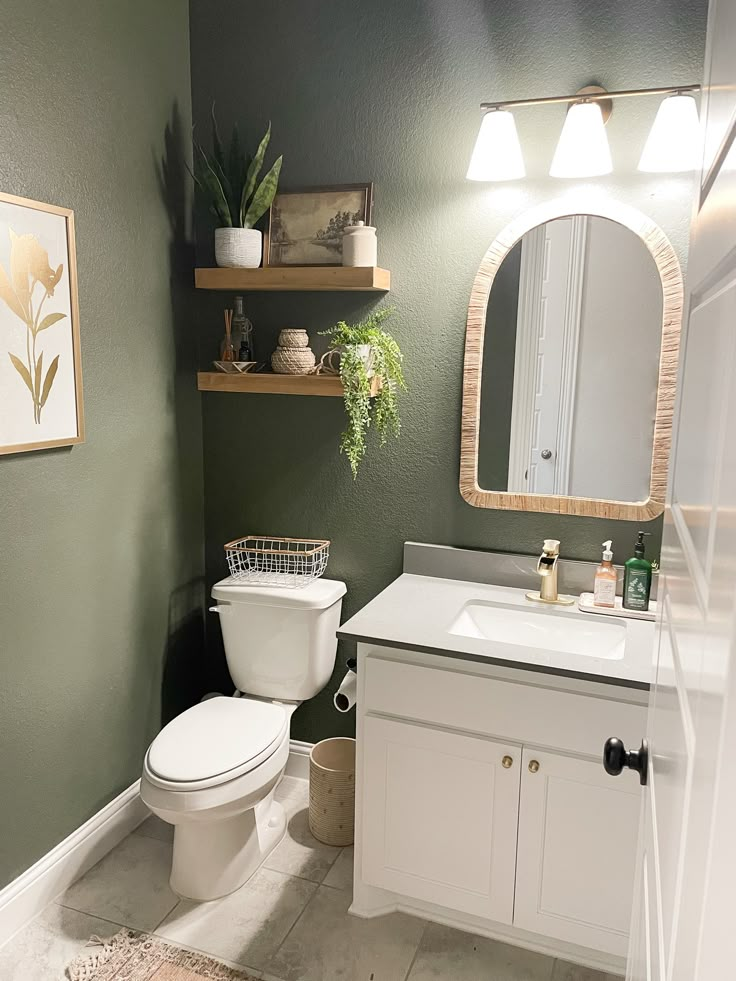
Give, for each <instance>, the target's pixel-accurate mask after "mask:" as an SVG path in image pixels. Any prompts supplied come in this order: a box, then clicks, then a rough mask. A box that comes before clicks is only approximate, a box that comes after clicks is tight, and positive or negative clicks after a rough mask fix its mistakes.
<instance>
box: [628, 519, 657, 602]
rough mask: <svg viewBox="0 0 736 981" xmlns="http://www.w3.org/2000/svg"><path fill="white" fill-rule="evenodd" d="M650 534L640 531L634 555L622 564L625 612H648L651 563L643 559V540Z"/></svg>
mask: <svg viewBox="0 0 736 981" xmlns="http://www.w3.org/2000/svg"><path fill="white" fill-rule="evenodd" d="M649 534H650V532H648V531H640V532H639V534H638V536H637V539H636V545H635V546H634V555H633V556H632V557H631V558H630V559H628V560H627V561H626V562H625V563H624V595H623V606H624V609H626V610H648V609H649V594H650V592H651V591H652V563H651V562H650V561H649V560H648V559H645V558H644V538H645V537H646V536H648V535H649Z"/></svg>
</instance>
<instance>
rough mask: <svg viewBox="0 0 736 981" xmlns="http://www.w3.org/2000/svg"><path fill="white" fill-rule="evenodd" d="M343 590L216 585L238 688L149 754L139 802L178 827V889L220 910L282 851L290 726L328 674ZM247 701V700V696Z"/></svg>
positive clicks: (176, 722) (192, 713)
mask: <svg viewBox="0 0 736 981" xmlns="http://www.w3.org/2000/svg"><path fill="white" fill-rule="evenodd" d="M344 593H345V585H344V583H341V582H335V581H333V580H324V579H322V580H317V581H316V582H315V583H312V584H310V585H309V586H306V587H304V588H303V589H300V590H288V589H277V588H274V587H270V588H269V587H253V586H250V587H249V586H244V585H242V584H239V583H237V582H235V581H233V580H231V579H226V580H223V582H221V583H217V584H216V585H215V586H214V587H213V590H212V595H213V596H214V597H215V599H217V600H219V603H218V606H217V607H216V608H215V609H214V612H217V613H219V614H220V616H221V618H222V621H225V622H226V624H227V626H225V625H224V623H223V639H224V643H225V654H226V657H227V661H228V667H229V669H230V673H231V675H232V676H233V680H234V681H235V683H236V684H237V685H238V691H237V692H236V694H235V696H234V697H227V696H224V695H218V696H215V697H214V698H208V699H206V700H205V701H202V702H200V703H199V704H198V705H195V706H193V707H192V708H190V709H187V710H186V712H183V713H182V714H181V715H179V716H177V717H176V718H175V719H173V720H172V721H171V722H169V724H168V725H167V726H165V727H164V729H162V730H161V732H160V733H159V734H158V736H156V738H155V739H154V741H153V742H152V743H151V745H150V747H149V749H148V752H147V753H146V757H145V761H144V764H143V774H142V776H141V798H142V800H143V802H144V803H145V804H146V805H147V806H148V808H149V809H150V810H151V811H152V812H153V813H154V814H156V815H157V816H158V817H160V818H161V819H162V820H163V821H166V822H168V823H169V824H172V825H173V826H174V853H173V860H172V869H171V880H170V881H171V888H172V889H173V890H174V892H176V893H177V894H178V895H180V896H183V897H185V898H186V899H193V900H198V901H206V900H211V899H218V898H220V897H221V896H226V895H227V894H228V893H231V892H234V891H235V890H236V889H238V888H240V886H242V885H243V884H244V883H245V882H246V881H247V880H248V879H249V878H250V876H251V875H252V874H253V873H254V872H255V871H256V869H257V868H258V867H259V866H260V865H261V863H262V862H263V861H264V859H265V858H266V857H267V856H268V854H269V853H270V852H271V851H272V849H273V848H274V847H275V846H276V845H277V844H278V842H279V841H280V839H281V838H282V836H283V834H284V832H285V830H286V816H285V813H284V809H283V807H282V806H281V804H280V803H279V802H278V801H276V800H274V791H275V789H276V786H277V784H278V782H279V780H280V779H281V777H282V776H283V773H284V770H285V768H286V762H287V760H288V757H289V733H290V724H291V716H292V714H293V713H294V710H295V709H296V708H297V706H298V705H299V704H300V702H301V700H302V699H304V698H311V697H312V696H313V695H315V694H317V692H318V691H320V690H321V689H322V688H323V687H324V685H325V684H326V683H327V681H328V680H329V678H330V675H331V674H332V669H333V667H334V663H335V652H336V648H337V638H336V633H335V632H336V630H337V627H338V625H339V622H340V608H341V605H342V596H343V595H344ZM245 692H249V694H245Z"/></svg>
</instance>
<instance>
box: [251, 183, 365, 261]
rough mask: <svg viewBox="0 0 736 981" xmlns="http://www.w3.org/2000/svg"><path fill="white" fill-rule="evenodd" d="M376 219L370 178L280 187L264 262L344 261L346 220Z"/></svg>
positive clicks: (350, 221) (274, 203) (269, 228)
mask: <svg viewBox="0 0 736 981" xmlns="http://www.w3.org/2000/svg"><path fill="white" fill-rule="evenodd" d="M372 219H373V184H371V183H365V184H332V185H325V186H324V187H300V188H294V189H292V190H288V191H279V192H278V193H277V195H276V197H275V198H274V200H273V204H272V205H271V209H270V211H269V218H268V233H267V235H266V236H264V249H263V265H264V266H280V267H284V266H286V267H288V266H340V265H342V236H341V234H340V231H341V229H340V224H341V222H342V223H343V227H344V223H345V222H347V223H348V224H350V223H352V222H354V221H363V222H365V224H366V225H370V224H371V221H372ZM290 226H291V227H290ZM331 233H332V234H331Z"/></svg>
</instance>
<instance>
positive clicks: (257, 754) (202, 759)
mask: <svg viewBox="0 0 736 981" xmlns="http://www.w3.org/2000/svg"><path fill="white" fill-rule="evenodd" d="M287 724H288V719H287V714H286V711H285V709H284V708H283V706H281V705H274V704H273V703H272V702H260V701H256V700H254V699H250V698H228V697H227V696H224V695H222V696H219V697H217V698H208V699H207V701H205V702H200V703H199V704H198V705H195V706H193V707H192V708H190V709H187V710H186V712H183V713H182V714H181V715H179V716H177V717H176V718H175V719H173V720H172V721H171V722H169V724H168V725H167V726H165V727H164V728H163V729H162V730H161V732H160V733H159V734H158V736H156V738H155V739H154V740H153V742H152V743H151V747H150V749H149V750H148V766H149V768H150V770H151V772H152V773H153V774H155V775H156V776H157V777H160V778H161V779H162V780H167V781H170V782H172V783H192V782H195V781H197V780H209V779H211V778H212V777H217V776H220V775H226V774H227V773H228V772H229V771H231V770H239V772H240V773H244V772H247V766H246V764H248V763H249V762H250V761H251V760H254V761H256V762H262V759H263V758H264V754H266V751H267V750H268V749H269V748H270V747H273V749H274V750H275V749H276V747H277V745H278V744H279V742H280V741H281V738H282V736H283V734H284V729H285V727H286V725H287ZM266 758H268V754H266ZM254 765H255V763H254Z"/></svg>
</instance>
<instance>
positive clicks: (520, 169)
mask: <svg viewBox="0 0 736 981" xmlns="http://www.w3.org/2000/svg"><path fill="white" fill-rule="evenodd" d="M525 174H526V170H525V169H524V158H523V157H522V155H521V145H520V143H519V136H518V134H517V132H516V123H515V122H514V116H513V113H511V112H509V111H508V110H507V109H489V110H488V112H486V113H485V115H484V116H483V119H482V120H481V123H480V130H479V131H478V138H477V140H476V141H475V147H474V149H473V156H472V157H471V158H470V164H469V166H468V173H467V175H466V176H467V179H468V180H469V181H511V180H516V179H517V178H519V177H524V176H525Z"/></svg>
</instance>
